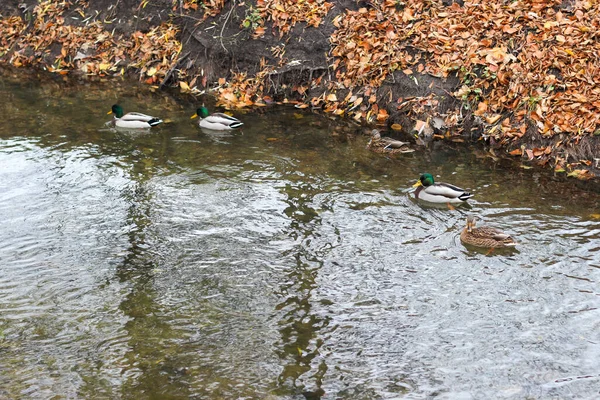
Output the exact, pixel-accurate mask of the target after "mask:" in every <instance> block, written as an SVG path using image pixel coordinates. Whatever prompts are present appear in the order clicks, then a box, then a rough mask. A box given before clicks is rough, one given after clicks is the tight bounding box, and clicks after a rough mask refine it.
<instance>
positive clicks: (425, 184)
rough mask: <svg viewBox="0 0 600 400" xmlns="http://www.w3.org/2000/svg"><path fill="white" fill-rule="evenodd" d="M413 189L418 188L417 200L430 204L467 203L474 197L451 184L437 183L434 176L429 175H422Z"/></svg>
mask: <svg viewBox="0 0 600 400" xmlns="http://www.w3.org/2000/svg"><path fill="white" fill-rule="evenodd" d="M413 187H416V188H417V190H416V191H415V198H417V199H418V200H423V201H427V202H430V203H455V204H457V203H465V202H466V201H467V200H468V199H470V198H471V197H473V195H472V194H471V193H469V192H467V191H465V190H464V189H461V188H459V187H457V186H454V185H451V184H449V183H443V182H438V183H435V181H434V180H433V175H431V174H429V173H425V174H423V175H421V177H420V178H419V180H418V181H417V183H415V184H414V185H413Z"/></svg>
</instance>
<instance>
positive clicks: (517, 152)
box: [508, 149, 523, 156]
mask: <svg viewBox="0 0 600 400" xmlns="http://www.w3.org/2000/svg"><path fill="white" fill-rule="evenodd" d="M508 154H510V155H511V156H520V155H521V154H523V150H521V149H514V150H513V151H511V152H509V153H508Z"/></svg>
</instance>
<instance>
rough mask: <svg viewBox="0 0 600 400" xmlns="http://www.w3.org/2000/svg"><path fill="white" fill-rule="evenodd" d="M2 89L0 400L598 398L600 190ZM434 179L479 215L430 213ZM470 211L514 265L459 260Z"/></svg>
mask: <svg viewBox="0 0 600 400" xmlns="http://www.w3.org/2000/svg"><path fill="white" fill-rule="evenodd" d="M82 89H83V90H82ZM0 96H2V98H4V99H7V101H5V102H2V103H0V111H1V112H2V115H3V116H4V118H5V120H6V121H7V123H6V124H5V125H4V126H3V128H2V129H1V130H0V218H1V219H2V221H3V229H2V230H0V259H1V260H2V263H1V264H0V309H1V310H2V313H1V314H0V369H1V370H2V371H3V373H2V374H0V397H3V398H4V397H6V398H23V397H33V398H49V397H52V396H55V395H58V396H61V397H68V398H74V397H78V398H79V397H81V398H91V397H94V398H97V397H106V398H145V397H152V398H207V399H208V398H210V399H214V398H267V399H269V398H270V399H275V398H277V399H280V398H281V399H304V398H309V399H316V398H319V397H323V398H328V399H334V398H343V399H346V398H347V399H350V398H351V399H376V398H382V399H383V398H401V397H407V398H415V399H416V398H432V397H435V398H448V399H450V398H465V399H468V398H473V399H480V398H499V397H503V398H515V399H521V398H540V399H541V398H571V397H576V398H595V397H597V395H598V389H597V388H598V383H599V381H600V375H598V371H599V369H600V368H599V367H600V361H599V360H600V345H599V341H600V337H599V333H598V332H600V329H599V328H600V326H599V323H598V321H599V320H600V319H599V311H598V307H599V304H600V297H599V296H600V292H599V291H598V288H597V282H598V280H599V279H600V259H599V258H598V255H597V254H598V251H599V250H600V240H599V239H600V219H599V217H598V214H600V211H599V209H598V198H597V194H596V193H594V192H593V191H582V190H581V189H580V188H578V187H577V186H576V185H575V184H573V183H572V182H570V181H569V182H561V181H560V180H557V179H556V178H554V177H552V176H551V175H548V174H546V173H540V172H539V171H533V170H515V169H505V168H502V166H501V165H499V164H498V162H496V161H494V160H493V159H491V158H479V157H478V155H477V154H471V153H470V152H467V151H465V150H464V149H462V148H461V147H453V146H452V145H449V144H441V143H435V146H434V147H433V148H431V149H426V150H425V149H421V150H419V151H417V152H415V153H411V154H405V155H400V156H396V157H394V158H387V157H384V156H380V155H375V154H372V153H369V152H368V151H367V150H366V149H365V145H366V142H367V140H368V137H367V136H360V135H355V134H354V133H355V132H356V131H357V129H356V128H352V127H348V126H345V125H344V124H343V122H341V121H332V120H329V119H325V118H320V117H317V116H314V115H310V114H307V113H302V112H299V111H298V110H295V109H289V108H285V107H282V108H280V109H276V110H274V109H266V110H259V111H258V112H255V113H247V114H238V115H236V116H238V117H240V118H241V119H243V121H244V122H245V125H244V128H243V130H242V131H236V132H233V133H228V134H219V135H210V134H208V133H206V132H203V131H201V130H200V129H199V128H198V127H197V125H196V124H195V123H194V121H190V119H189V115H190V113H191V112H193V110H194V107H195V106H196V104H193V103H189V104H188V103H185V102H183V101H181V100H177V99H174V98H172V97H169V96H168V95H167V94H165V93H160V92H159V93H152V92H150V91H148V88H146V87H137V86H135V87H134V86H128V85H127V84H126V83H120V84H118V83H114V82H113V83H111V85H109V86H108V85H106V84H105V83H101V82H100V83H86V82H83V83H80V84H79V85H72V84H70V83H68V82H67V83H64V82H62V81H59V82H55V81H46V82H44V81H43V82H41V83H40V82H37V81H36V82H29V83H28V82H24V83H23V82H18V80H17V79H15V78H14V77H12V76H10V75H8V74H6V76H4V79H3V80H2V83H1V84H0ZM115 102H119V103H121V104H123V106H124V107H126V108H127V109H136V110H139V111H140V112H146V113H148V114H153V115H157V116H159V117H161V118H163V119H169V120H170V121H171V122H170V123H165V124H163V125H162V126H159V127H158V128H157V129H154V130H153V131H151V132H122V131H115V130H110V129H106V128H105V127H104V123H105V122H106V120H107V116H106V114H105V113H106V111H105V110H107V107H109V106H110V105H111V104H113V103H115ZM424 171H428V172H431V173H432V174H434V176H436V177H438V176H439V178H440V179H442V180H445V181H448V182H451V183H454V184H456V185H459V186H461V187H464V188H465V189H468V190H470V191H472V192H473V193H475V197H474V198H473V199H472V201H471V205H470V207H457V208H456V209H455V210H450V209H448V208H445V207H441V208H438V207H434V208H432V207H426V206H423V205H420V204H417V203H415V202H414V201H413V200H412V199H411V198H410V196H409V195H408V193H407V191H408V189H409V188H410V186H411V184H412V183H414V182H415V180H416V179H417V178H418V176H419V175H420V173H421V172H424ZM566 194H568V195H566ZM467 212H469V213H474V214H477V215H478V216H480V217H481V218H482V220H483V221H482V223H485V224H489V225H492V226H496V227H498V228H501V229H503V230H505V231H506V232H508V233H511V234H513V235H514V236H515V237H516V238H517V239H518V241H519V243H520V245H519V247H518V249H517V251H515V252H500V251H498V252H493V253H492V254H487V252H479V251H475V250H471V249H466V248H465V247H464V246H462V245H461V244H460V240H459V237H458V235H459V233H460V230H461V229H462V228H463V226H464V224H465V216H466V213H467Z"/></svg>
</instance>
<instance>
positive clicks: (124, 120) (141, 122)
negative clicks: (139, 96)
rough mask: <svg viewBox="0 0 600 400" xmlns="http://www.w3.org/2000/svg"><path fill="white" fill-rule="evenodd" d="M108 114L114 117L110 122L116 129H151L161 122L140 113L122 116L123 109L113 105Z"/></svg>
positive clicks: (158, 119)
mask: <svg viewBox="0 0 600 400" xmlns="http://www.w3.org/2000/svg"><path fill="white" fill-rule="evenodd" d="M108 114H114V115H115V116H114V118H113V120H112V124H113V125H114V126H116V127H118V128H127V129H146V128H152V127H153V126H156V125H158V124H160V123H162V122H163V121H162V119H160V118H156V117H152V116H150V115H146V114H142V113H137V112H130V113H127V114H124V113H123V107H121V106H120V105H118V104H114V105H113V106H112V109H111V110H110V111H109V112H108Z"/></svg>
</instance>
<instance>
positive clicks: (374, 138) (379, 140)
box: [367, 129, 414, 154]
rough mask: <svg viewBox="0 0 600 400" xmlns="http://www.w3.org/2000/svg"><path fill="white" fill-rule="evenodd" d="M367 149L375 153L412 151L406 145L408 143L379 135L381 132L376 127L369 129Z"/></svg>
mask: <svg viewBox="0 0 600 400" xmlns="http://www.w3.org/2000/svg"><path fill="white" fill-rule="evenodd" d="M367 149H369V150H371V151H373V152H375V153H385V154H398V153H410V152H413V151H414V150H412V149H411V148H409V147H408V143H405V142H402V141H400V140H396V139H392V138H390V137H386V136H383V137H382V136H381V132H379V130H377V129H373V130H372V131H371V139H370V140H369V143H367Z"/></svg>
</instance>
